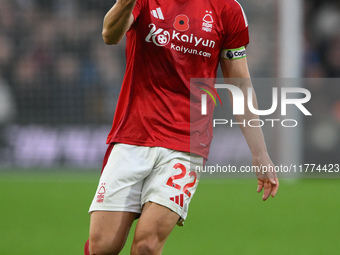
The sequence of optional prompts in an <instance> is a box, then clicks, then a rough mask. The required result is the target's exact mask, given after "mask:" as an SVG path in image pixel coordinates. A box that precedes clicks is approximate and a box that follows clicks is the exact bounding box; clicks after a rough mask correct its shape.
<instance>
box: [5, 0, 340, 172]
mask: <svg viewBox="0 0 340 255" xmlns="http://www.w3.org/2000/svg"><path fill="white" fill-rule="evenodd" d="M240 2H241V3H242V5H243V7H244V9H245V11H246V13H247V15H248V19H249V22H250V32H251V44H250V45H249V50H248V59H249V65H250V70H251V74H252V76H253V77H277V73H278V70H277V69H278V66H277V54H276V53H275V52H276V51H277V50H276V49H277V47H278V44H279V42H278V41H277V40H278V39H277V38H278V36H277V26H276V25H277V13H278V12H277V7H278V4H277V0H276V1H272V0H261V1H249V0H248V1H247V0H243V1H240ZM114 3H115V1H111V0H106V1H98V0H54V1H48V0H0V167H2V166H12V165H23V166H26V165H27V166H31V165H39V164H42V165H51V166H52V165H53V164H60V165H62V164H64V163H65V162H67V163H70V164H79V166H82V164H83V165H84V162H87V163H86V165H87V166H97V165H96V164H98V162H99V161H100V160H101V158H102V152H103V151H104V150H105V136H106V135H107V132H108V131H109V128H110V124H111V121H112V117H113V114H114V109H115V104H116V98H117V95H118V93H119V90H120V85H121V82H122V79H123V75H124V70H125V51H124V50H125V45H124V42H122V43H120V44H119V45H117V46H107V45H105V44H104V43H103V41H102V38H101V27H102V20H103V17H104V15H105V13H106V12H107V11H108V10H109V9H110V7H111V6H112V5H113V4H114ZM304 12H305V13H304V26H305V32H304V33H305V34H304V38H305V43H304V70H303V77H305V78H340V2H339V1H337V0H333V1H331V0H306V1H305V3H304ZM287 54H289V53H287ZM311 90H312V95H313V94H314V93H315V94H320V93H321V94H323V96H322V98H321V99H320V100H316V102H315V103H314V105H313V106H312V107H313V108H314V109H315V110H316V111H317V110H319V111H320V112H321V115H322V113H324V112H325V111H326V112H327V113H328V112H329V113H330V115H329V116H328V117H325V118H326V122H323V123H322V124H323V126H322V127H319V125H317V123H313V122H311V121H313V120H306V123H307V125H306V132H305V134H306V137H305V138H304V141H305V145H306V149H305V158H306V159H308V158H311V157H312V158H313V157H316V156H318V155H319V156H320V155H333V154H330V152H334V150H335V152H336V153H335V154H337V155H338V152H339V144H340V141H339V140H340V138H339V135H338V134H339V123H340V101H339V100H340V89H337V88H334V86H333V87H332V89H330V90H328V89H327V86H326V85H324V84H323V85H322V84H316V85H315V86H313V87H312V88H311ZM320 108H321V110H320ZM325 123H326V124H325ZM314 124H315V126H317V127H318V130H314ZM319 129H320V130H321V131H320V130H319ZM325 132H326V133H327V134H329V133H331V135H328V136H327V137H328V140H327V141H329V142H328V143H326V144H325V143H322V145H321V147H320V142H319V140H322V137H323V136H324V134H325ZM310 135H315V139H314V140H315V144H313V146H312V147H311V146H308V145H310V143H311V140H313V139H311V137H310ZM70 139H73V141H78V143H77V142H76V143H73V144H72V145H71V144H68V142H69V141H70ZM84 139H85V140H86V139H87V140H86V141H84ZM61 141H64V142H61ZM74 144H76V145H79V146H78V148H73V147H74ZM94 144H97V145H96V146H94ZM67 145H69V146H71V147H72V148H67ZM315 146H316V147H315ZM318 146H319V147H320V148H318ZM89 147H91V149H89V150H88V151H86V152H84V150H86V148H89ZM37 148H38V149H37ZM310 148H313V150H312V151H310ZM98 151H99V153H98ZM322 151H324V154H322V153H321V152H322ZM95 152H96V153H95ZM320 153H321V154H320ZM94 154H95V155H94ZM335 154H334V155H335ZM91 155H92V156H91ZM332 157H333V156H332ZM332 157H331V158H332ZM49 158H51V160H50V161H48V159H49ZM90 159H92V161H89V160H90ZM332 159H333V158H332ZM46 160H47V161H46ZM84 160H85V161H84ZM86 160H88V161H86ZM44 162H45V163H44ZM79 162H82V164H81V163H79Z"/></svg>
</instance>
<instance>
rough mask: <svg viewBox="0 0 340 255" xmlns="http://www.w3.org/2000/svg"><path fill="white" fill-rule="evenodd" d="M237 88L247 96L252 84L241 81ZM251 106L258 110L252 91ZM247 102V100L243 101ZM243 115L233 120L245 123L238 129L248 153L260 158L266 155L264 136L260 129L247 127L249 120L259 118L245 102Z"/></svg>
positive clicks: (246, 80)
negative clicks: (240, 131) (246, 145)
mask: <svg viewBox="0 0 340 255" xmlns="http://www.w3.org/2000/svg"><path fill="white" fill-rule="evenodd" d="M238 86H239V88H240V89H241V90H242V92H243V95H247V90H248V88H249V87H252V83H251V81H250V79H244V80H243V79H242V81H241V82H240V84H238ZM252 98H253V106H254V108H255V109H257V108H258V105H257V99H256V94H255V91H254V89H253V97H252ZM245 101H247V100H245ZM244 109H245V110H244V115H236V116H235V118H236V120H237V121H238V122H240V123H245V125H243V124H240V128H241V130H242V132H243V134H244V137H245V139H246V141H247V143H248V146H249V148H250V151H251V153H252V155H253V156H260V155H263V154H267V153H268V152H267V147H266V144H265V140H264V136H263V132H262V129H261V127H250V126H249V125H247V123H248V121H249V120H258V119H259V117H258V116H257V115H255V114H253V113H252V112H251V111H250V110H249V109H248V105H247V103H246V102H245V105H244Z"/></svg>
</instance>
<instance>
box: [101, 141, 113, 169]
mask: <svg viewBox="0 0 340 255" xmlns="http://www.w3.org/2000/svg"><path fill="white" fill-rule="evenodd" d="M113 146H114V144H113V143H110V144H109V146H108V147H107V149H106V153H105V156H104V160H103V165H102V171H101V174H102V173H103V171H104V168H105V166H106V164H107V161H108V160H109V157H110V154H111V151H112V149H113Z"/></svg>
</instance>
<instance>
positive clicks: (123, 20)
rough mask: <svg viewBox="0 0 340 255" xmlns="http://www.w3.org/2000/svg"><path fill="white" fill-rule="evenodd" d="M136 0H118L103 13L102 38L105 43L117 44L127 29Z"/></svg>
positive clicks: (130, 22) (131, 19)
mask: <svg viewBox="0 0 340 255" xmlns="http://www.w3.org/2000/svg"><path fill="white" fill-rule="evenodd" d="M135 3H136V0H118V1H117V2H116V4H115V5H114V6H113V7H112V8H111V9H110V10H109V11H108V13H107V14H106V15H105V18H104V23H103V31H102V35H103V39H104V41H105V43H106V44H117V43H118V42H119V41H120V40H121V39H122V38H123V36H124V35H125V33H126V32H127V31H128V30H129V28H130V26H131V24H132V22H133V16H132V11H133V8H134V6H135Z"/></svg>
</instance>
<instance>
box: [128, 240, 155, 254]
mask: <svg viewBox="0 0 340 255" xmlns="http://www.w3.org/2000/svg"><path fill="white" fill-rule="evenodd" d="M159 246H160V245H159V242H158V240H156V239H153V240H152V239H142V240H140V241H134V242H133V243H132V248H131V255H153V254H157V252H158V249H159Z"/></svg>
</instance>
